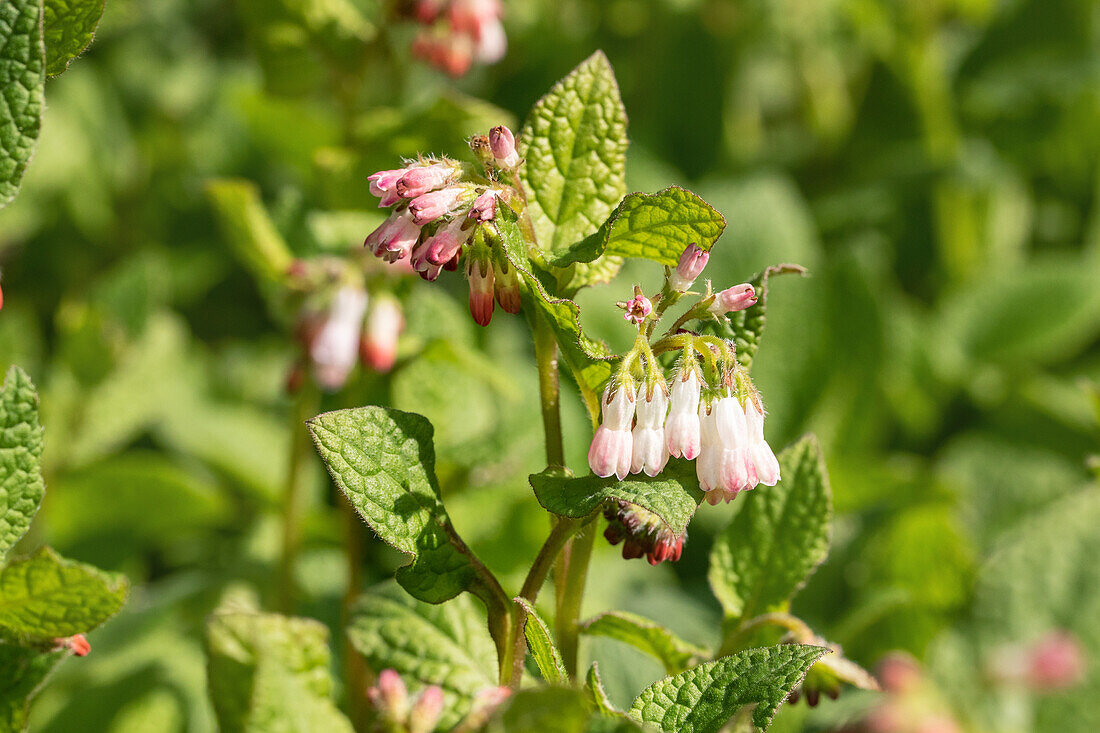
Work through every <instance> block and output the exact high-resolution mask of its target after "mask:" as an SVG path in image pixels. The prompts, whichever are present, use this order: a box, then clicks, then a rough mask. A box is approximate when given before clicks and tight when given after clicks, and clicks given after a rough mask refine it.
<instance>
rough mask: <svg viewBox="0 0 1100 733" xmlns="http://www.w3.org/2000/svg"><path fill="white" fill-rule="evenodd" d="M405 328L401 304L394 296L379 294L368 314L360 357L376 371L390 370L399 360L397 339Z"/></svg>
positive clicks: (360, 347) (360, 345) (360, 346)
mask: <svg viewBox="0 0 1100 733" xmlns="http://www.w3.org/2000/svg"><path fill="white" fill-rule="evenodd" d="M404 328H405V318H404V316H403V315H402V314H401V304H400V303H398V302H397V300H396V299H395V298H393V297H392V296H388V295H379V296H378V297H376V298H375V299H374V304H373V305H372V306H371V309H370V312H369V313H368V314H367V325H366V330H365V332H364V333H363V339H362V341H361V342H360V344H359V358H360V359H361V360H362V361H363V363H364V364H366V365H367V366H369V367H370V368H371V369H374V370H375V371H376V372H388V371H389V370H390V369H392V368H393V364H394V362H395V361H397V339H398V337H399V336H400V335H401V331H402V330H404Z"/></svg>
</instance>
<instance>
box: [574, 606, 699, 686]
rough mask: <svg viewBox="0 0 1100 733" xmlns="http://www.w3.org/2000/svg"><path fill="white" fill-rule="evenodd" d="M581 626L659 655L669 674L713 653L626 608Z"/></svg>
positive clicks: (586, 630) (592, 633)
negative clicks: (628, 611) (627, 610)
mask: <svg viewBox="0 0 1100 733" xmlns="http://www.w3.org/2000/svg"><path fill="white" fill-rule="evenodd" d="M580 630H581V633H583V634H588V635H589V636H607V637H610V638H612V639H618V640H619V641H622V642H625V643H627V644H630V645H631V646H633V647H636V648H637V649H640V650H642V651H643V652H645V653H647V654H650V655H652V656H654V657H656V658H657V659H659V660H660V661H661V664H663V665H664V666H665V672H667V673H668V674H676V673H677V672H682V671H684V670H685V669H687V668H688V667H689V666H690V665H691V664H692V663H693V662H694V661H696V660H699V659H705V658H707V657H709V656H710V654H709V653H708V652H707V650H706V649H703V648H702V647H698V646H696V645H694V644H690V643H688V642H686V641H684V640H683V639H681V638H680V637H679V636H677V635H676V634H674V633H672V631H670V630H669V629H666V628H665V627H664V626H661V625H660V624H658V623H657V622H655V621H650V620H649V619H647V618H644V617H642V616H638V615H636V614H633V613H627V612H626V611H611V612H610V613H601V614H600V615H599V616H596V617H595V618H591V619H589V620H588V621H585V622H584V623H583V624H581V628H580Z"/></svg>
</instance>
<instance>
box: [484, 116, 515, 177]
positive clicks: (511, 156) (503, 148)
mask: <svg viewBox="0 0 1100 733" xmlns="http://www.w3.org/2000/svg"><path fill="white" fill-rule="evenodd" d="M489 147H490V148H491V149H492V151H493V158H494V159H495V160H496V163H497V165H498V166H500V167H501V168H503V169H504V170H508V171H510V170H513V169H514V168H515V167H516V166H518V165H519V153H517V152H516V137H515V135H513V134H512V131H511V130H509V129H508V128H507V127H505V126H504V125H498V126H497V127H494V128H493V129H492V130H489Z"/></svg>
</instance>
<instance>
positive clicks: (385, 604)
mask: <svg viewBox="0 0 1100 733" xmlns="http://www.w3.org/2000/svg"><path fill="white" fill-rule="evenodd" d="M347 633H348V638H349V639H350V640H351V643H352V644H353V645H354V646H355V649H356V651H358V652H359V653H360V654H362V655H363V656H364V657H366V659H367V662H368V663H369V664H370V666H371V667H372V668H373V669H374V670H375V671H380V670H382V669H386V668H392V669H395V670H397V672H398V673H400V674H401V676H402V677H403V678H404V679H405V680H406V681H411V682H416V683H419V684H420V685H423V686H428V685H439V686H440V687H441V688H443V697H444V700H445V705H444V717H443V720H442V721H441V725H442V726H443V727H444V728H448V729H449V728H450V727H451V726H453V725H455V724H456V723H457V722H458V721H459V720H460V719H461V718H462V717H463V716H465V715H466V713H467V712H469V710H470V706H471V705H472V703H473V701H474V698H475V697H476V696H477V694H478V693H479V692H481V691H482V690H484V689H486V688H489V687H493V686H495V685H496V684H497V664H496V651H495V650H494V647H493V642H492V639H490V638H489V634H488V631H487V630H486V628H485V616H484V614H482V613H481V612H480V611H479V610H478V608H477V607H476V605H475V604H474V602H473V600H472V599H471V598H470V597H469V596H459V597H458V598H455V599H454V600H452V601H448V602H447V603H443V604H440V605H429V604H426V603H420V602H417V601H415V600H413V599H412V598H409V596H408V595H407V594H406V593H403V592H402V591H401V590H400V589H399V588H397V587H396V586H394V585H392V584H386V585H383V586H379V587H378V588H375V589H372V590H370V591H369V592H367V593H365V594H364V595H362V596H361V597H360V598H359V600H358V601H357V602H356V604H355V606H354V608H353V609H352V619H351V624H350V625H349V626H348V631H347Z"/></svg>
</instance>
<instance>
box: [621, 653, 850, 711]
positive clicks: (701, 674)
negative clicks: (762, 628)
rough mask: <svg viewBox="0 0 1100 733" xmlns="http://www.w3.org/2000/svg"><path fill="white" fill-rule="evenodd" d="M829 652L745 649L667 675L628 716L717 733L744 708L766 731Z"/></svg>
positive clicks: (644, 695) (649, 689)
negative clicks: (746, 708) (784, 704)
mask: <svg viewBox="0 0 1100 733" xmlns="http://www.w3.org/2000/svg"><path fill="white" fill-rule="evenodd" d="M827 651H828V650H827V649H825V648H823V647H818V646H809V645H804V644H782V645H780V646H774V647H765V648H762V649H747V650H745V651H743V652H739V653H737V654H734V655H733V656H729V657H723V658H721V659H718V660H715V661H713V662H707V663H705V664H700V665H699V666H698V667H694V668H692V669H689V670H687V671H686V672H681V673H680V674H678V675H675V676H673V677H666V678H665V679H663V680H660V681H658V682H656V683H654V684H652V685H650V686H649V687H647V688H646V689H645V690H643V691H642V694H641V695H639V696H638V698H637V699H636V700H635V701H634V705H633V706H631V708H630V715H631V716H632V717H634V718H635V719H637V720H640V721H642V722H644V723H652V724H654V725H656V726H658V727H659V728H660V729H661V730H663V731H667V732H668V733H718V731H719V730H721V728H722V727H723V726H724V725H725V724H726V723H727V722H728V721H729V720H730V718H732V717H733V716H734V715H735V714H737V712H738V711H739V710H740V709H741V708H742V707H744V706H746V705H755V706H756V707H755V709H754V710H753V712H752V722H753V725H754V726H756V727H757V728H759V729H761V730H764V729H766V728H767V727H768V725H769V724H770V723H771V720H772V717H773V716H774V715H775V711H776V710H778V709H779V706H780V705H781V704H782V703H783V701H784V700H785V699H786V698H787V695H788V694H790V692H791V690H792V689H793V688H794V687H795V686H796V685H798V684H799V683H800V682H801V681H802V678H803V677H805V676H806V672H807V670H809V668H810V667H811V666H812V665H813V663H814V662H816V661H817V660H818V659H819V658H820V657H821V656H822V655H823V654H825V653H826V652H827Z"/></svg>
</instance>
